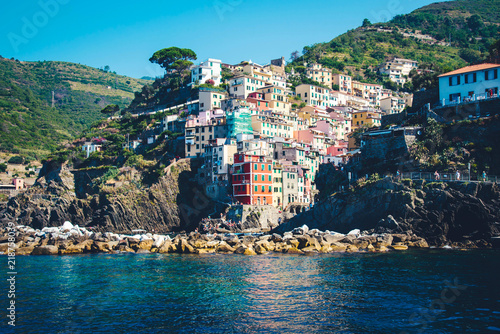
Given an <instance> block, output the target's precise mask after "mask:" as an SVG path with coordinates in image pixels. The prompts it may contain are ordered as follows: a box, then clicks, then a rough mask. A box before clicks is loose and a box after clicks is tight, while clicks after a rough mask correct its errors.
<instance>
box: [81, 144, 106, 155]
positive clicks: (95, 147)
mask: <svg viewBox="0 0 500 334" xmlns="http://www.w3.org/2000/svg"><path fill="white" fill-rule="evenodd" d="M101 148H102V145H101V144H97V143H92V142H85V144H83V146H82V151H85V152H86V153H87V158H88V157H89V156H90V154H92V153H94V152H100V151H101Z"/></svg>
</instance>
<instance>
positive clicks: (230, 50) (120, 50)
mask: <svg viewBox="0 0 500 334" xmlns="http://www.w3.org/2000/svg"><path fill="white" fill-rule="evenodd" d="M432 2H434V1H431V0H412V1H409V0H376V1H374V0H356V1H338V0H319V1H314V2H309V1H297V0H287V1H285V0H275V1H264V0H204V1H201V0H187V1H175V2H174V1H161V0H149V1H146V2H142V3H141V2H139V1H133V2H132V1H124V0H122V1H116V0H107V1H105V2H103V1H97V0H86V1H81V0H80V1H78V0H22V1H8V2H7V1H5V3H4V4H2V11H1V12H0V27H1V29H0V31H1V34H0V55H1V56H3V57H6V58H11V57H14V58H17V59H19V60H27V61H36V60H61V61H69V62H75V63H80V64H85V65H89V66H93V67H103V66H105V65H109V66H110V68H111V70H112V71H116V72H117V73H118V74H123V75H128V76H132V77H136V78H140V77H142V76H155V75H160V74H161V73H162V70H161V69H160V67H159V66H158V65H154V64H151V63H149V61H148V59H149V57H150V56H151V55H152V54H153V53H154V52H155V51H157V50H159V49H162V48H165V47H170V46H178V47H184V48H190V49H192V50H193V51H195V52H196V53H197V55H198V60H204V59H206V58H208V57H212V58H218V59H221V60H222V61H223V62H226V63H237V62H239V61H242V60H249V59H251V60H252V61H254V62H257V63H261V64H267V63H269V61H270V59H274V58H279V57H281V56H284V57H285V58H286V59H287V60H288V59H289V57H290V53H291V52H293V51H295V50H298V51H302V48H303V47H304V46H305V45H311V44H314V43H319V42H325V41H330V40H331V39H332V38H334V37H336V36H338V35H340V34H342V33H344V32H346V31H347V30H349V29H353V28H356V27H358V26H360V25H361V23H362V21H363V19H364V18H368V19H369V20H370V21H371V22H373V23H375V22H382V21H386V20H388V18H390V17H393V16H394V15H397V14H405V13H409V12H411V11H413V10H414V9H416V8H419V7H422V6H424V5H427V4H430V3H432Z"/></svg>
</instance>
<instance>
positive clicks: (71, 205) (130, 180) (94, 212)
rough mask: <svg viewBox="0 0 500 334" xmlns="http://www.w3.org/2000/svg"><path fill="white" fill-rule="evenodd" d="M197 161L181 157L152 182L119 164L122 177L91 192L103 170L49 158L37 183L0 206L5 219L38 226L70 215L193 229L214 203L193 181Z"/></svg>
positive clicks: (109, 224)
mask: <svg viewBox="0 0 500 334" xmlns="http://www.w3.org/2000/svg"><path fill="white" fill-rule="evenodd" d="M198 165H199V162H198V161H196V160H189V159H183V160H180V161H178V162H176V163H174V164H172V165H170V166H169V167H167V168H166V171H165V172H166V173H165V176H163V177H161V178H159V179H158V181H157V182H156V183H154V184H153V185H152V186H150V187H142V186H141V185H140V184H139V183H138V182H135V181H134V180H135V179H137V175H136V176H133V175H132V174H140V173H139V172H137V171H135V170H133V169H130V168H129V169H124V170H120V172H119V173H120V175H122V174H123V175H122V178H121V179H122V181H120V182H115V183H110V184H105V185H104V186H100V187H99V190H98V191H94V192H92V189H94V190H95V188H97V186H96V184H97V183H98V182H99V180H102V174H103V173H104V172H103V171H101V172H100V173H99V171H85V172H81V171H70V170H69V169H68V167H67V166H66V165H60V164H57V163H47V164H46V165H45V166H44V169H43V170H42V172H41V173H40V177H39V179H38V180H37V182H36V184H35V185H34V187H32V188H31V189H29V190H28V191H26V192H25V193H23V194H21V195H19V196H17V197H14V198H12V199H11V200H10V201H9V202H8V204H7V205H6V207H4V208H0V220H1V222H2V223H3V225H5V224H7V223H8V222H9V221H13V220H16V219H17V220H18V224H22V225H27V226H32V227H34V228H37V229H41V228H43V227H47V226H59V225H61V224H62V222H64V221H66V220H67V221H71V222H72V223H74V224H78V225H79V226H86V227H93V228H95V229H96V230H102V231H109V232H129V231H132V230H135V229H144V230H147V231H156V232H169V231H180V230H189V229H194V227H196V226H197V224H198V222H199V221H200V219H201V218H202V217H204V216H205V215H206V214H207V212H212V211H214V207H215V204H214V203H213V202H212V201H211V200H210V199H209V198H208V197H206V196H205V195H204V193H203V192H202V191H201V190H200V189H199V187H198V186H197V184H196V183H195V182H194V181H193V179H194V177H193V176H194V174H195V173H196V171H197V169H198V167H199V166H198ZM131 175H132V176H131ZM139 178H140V176H139ZM86 179H87V181H85V180H86ZM75 180H76V181H75Z"/></svg>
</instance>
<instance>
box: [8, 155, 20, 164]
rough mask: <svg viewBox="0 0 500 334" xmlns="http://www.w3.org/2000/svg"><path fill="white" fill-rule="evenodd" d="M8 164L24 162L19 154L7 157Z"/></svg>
mask: <svg viewBox="0 0 500 334" xmlns="http://www.w3.org/2000/svg"><path fill="white" fill-rule="evenodd" d="M8 163H9V164H16V165H22V164H23V163H24V159H23V157H20V156H17V155H16V156H13V157H12V158H10V159H9V161H8Z"/></svg>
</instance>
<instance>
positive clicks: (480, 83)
mask: <svg viewBox="0 0 500 334" xmlns="http://www.w3.org/2000/svg"><path fill="white" fill-rule="evenodd" d="M499 70H500V64H479V65H472V66H467V67H463V68H460V69H458V70H455V71H452V72H448V73H444V74H441V75H440V76H439V77H438V78H439V99H440V100H441V105H443V106H445V105H449V104H457V103H462V102H468V101H477V100H482V99H489V98H495V97H498V88H499V87H500V79H499V77H498V72H499Z"/></svg>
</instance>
